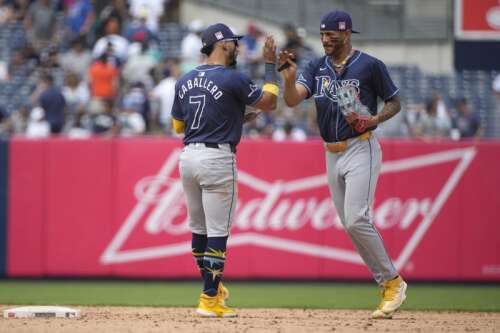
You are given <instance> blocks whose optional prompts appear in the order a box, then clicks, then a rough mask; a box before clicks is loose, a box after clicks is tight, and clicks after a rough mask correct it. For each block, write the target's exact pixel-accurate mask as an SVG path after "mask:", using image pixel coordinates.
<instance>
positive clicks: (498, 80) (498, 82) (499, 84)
mask: <svg viewBox="0 0 500 333" xmlns="http://www.w3.org/2000/svg"><path fill="white" fill-rule="evenodd" d="M493 91H494V92H495V93H496V94H497V96H498V97H500V74H497V76H496V77H495V80H493Z"/></svg>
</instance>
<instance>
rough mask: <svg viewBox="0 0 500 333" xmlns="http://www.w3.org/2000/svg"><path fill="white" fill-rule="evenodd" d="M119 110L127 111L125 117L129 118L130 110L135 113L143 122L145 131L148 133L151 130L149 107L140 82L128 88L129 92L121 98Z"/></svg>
mask: <svg viewBox="0 0 500 333" xmlns="http://www.w3.org/2000/svg"><path fill="white" fill-rule="evenodd" d="M121 110H127V111H126V115H127V117H128V116H130V110H133V111H135V112H137V114H139V115H140V116H141V117H142V119H143V121H144V125H145V129H146V131H149V129H150V128H151V120H150V117H151V106H150V104H149V99H148V94H147V93H146V90H145V87H144V84H143V83H142V82H135V83H133V84H132V85H131V86H130V89H129V91H128V92H127V93H125V95H124V96H123V98H122V104H121ZM134 117H135V116H133V117H131V118H134ZM135 123H136V122H135Z"/></svg>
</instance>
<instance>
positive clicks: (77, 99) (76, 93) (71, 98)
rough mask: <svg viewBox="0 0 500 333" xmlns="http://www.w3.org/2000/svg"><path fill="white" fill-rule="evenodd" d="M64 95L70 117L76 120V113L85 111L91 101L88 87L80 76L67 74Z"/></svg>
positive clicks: (71, 73) (63, 89)
mask: <svg viewBox="0 0 500 333" xmlns="http://www.w3.org/2000/svg"><path fill="white" fill-rule="evenodd" d="M62 93H63V96H64V99H65V100H66V105H67V113H68V116H69V117H71V119H73V120H74V118H75V115H76V113H77V112H78V111H79V110H82V109H85V106H86V105H87V103H88V102H89V100H90V93H89V90H88V88H87V85H86V84H85V82H83V81H81V80H80V77H79V76H78V74H76V73H73V72H67V74H66V78H65V82H64V86H63V88H62Z"/></svg>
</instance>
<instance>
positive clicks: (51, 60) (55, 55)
mask: <svg viewBox="0 0 500 333" xmlns="http://www.w3.org/2000/svg"><path fill="white" fill-rule="evenodd" d="M40 67H41V69H43V70H51V69H54V68H61V64H60V62H59V51H58V50H57V49H56V48H49V49H47V50H46V51H45V52H43V53H42V56H41V57H40Z"/></svg>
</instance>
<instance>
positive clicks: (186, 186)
mask: <svg viewBox="0 0 500 333" xmlns="http://www.w3.org/2000/svg"><path fill="white" fill-rule="evenodd" d="M179 171H180V174H181V179H182V186H183V190H184V196H185V199H186V206H187V210H188V216H189V227H190V229H191V231H192V232H193V233H196V234H200V235H207V236H208V237H225V236H228V235H229V229H230V227H231V221H232V218H233V214H234V210H235V208H236V200H237V197H238V181H237V177H238V176H237V170H236V159H235V154H233V153H232V152H231V148H230V147H229V145H228V144H219V149H217V148H208V147H206V146H205V144H203V143H191V144H189V145H187V146H185V147H184V150H183V152H182V153H181V155H180V161H179Z"/></svg>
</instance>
